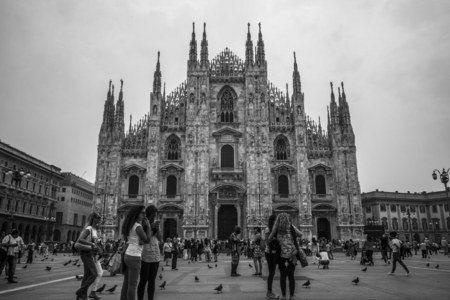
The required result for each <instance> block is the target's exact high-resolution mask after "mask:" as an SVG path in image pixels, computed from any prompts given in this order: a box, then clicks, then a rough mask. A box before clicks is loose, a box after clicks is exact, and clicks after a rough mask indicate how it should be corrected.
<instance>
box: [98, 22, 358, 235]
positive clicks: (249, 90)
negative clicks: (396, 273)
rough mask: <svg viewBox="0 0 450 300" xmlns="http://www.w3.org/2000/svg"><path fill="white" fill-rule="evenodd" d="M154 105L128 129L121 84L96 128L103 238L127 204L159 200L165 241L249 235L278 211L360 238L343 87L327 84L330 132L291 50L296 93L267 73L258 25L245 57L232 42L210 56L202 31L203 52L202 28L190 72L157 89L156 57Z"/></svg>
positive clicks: (305, 227)
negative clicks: (311, 108)
mask: <svg viewBox="0 0 450 300" xmlns="http://www.w3.org/2000/svg"><path fill="white" fill-rule="evenodd" d="M159 55H160V54H159V52H158V61H157V64H156V71H155V72H154V79H153V92H151V93H150V111H149V112H148V113H147V114H146V115H144V117H143V118H142V119H140V120H139V121H138V122H137V123H134V124H132V120H131V117H130V126H129V129H128V130H127V131H126V130H125V122H124V97H123V88H122V86H123V81H121V86H120V92H119V96H118V100H117V101H116V102H115V100H114V98H115V96H114V86H111V82H110V83H109V90H108V93H107V99H106V101H105V106H104V114H103V122H102V125H101V129H100V133H99V143H98V157H97V172H96V182H95V186H96V191H97V199H96V210H97V211H99V212H100V213H102V214H103V215H104V216H105V229H106V234H107V236H108V237H110V238H118V237H120V228H121V224H122V221H123V217H124V214H125V213H126V212H127V210H128V209H129V207H130V206H132V205H138V204H139V205H149V204H153V205H155V206H156V207H157V208H158V210H159V218H160V219H161V224H162V232H163V235H164V237H167V236H178V237H182V238H192V237H197V238H204V237H209V238H215V239H219V240H223V239H226V238H227V237H228V236H229V234H230V233H231V231H232V230H233V228H234V226H235V225H239V226H241V228H242V231H243V233H244V237H245V238H247V237H251V236H252V229H253V228H254V227H259V226H264V225H265V224H267V220H268V218H269V216H270V215H271V214H272V213H275V214H277V213H280V212H286V213H288V214H289V215H290V216H291V219H292V221H293V223H294V224H296V225H297V226H299V227H300V228H301V230H302V231H303V233H304V237H306V238H310V239H311V238H312V237H316V238H320V237H326V238H328V239H331V238H336V239H349V238H353V239H363V218H362V210H361V192H360V186H359V181H358V171H357V163H356V147H355V136H354V133H353V128H352V125H351V121H350V112H349V105H348V103H347V100H346V95H345V91H344V85H343V84H342V85H341V87H338V95H337V98H338V99H337V101H336V99H335V98H336V97H335V94H334V91H333V84H332V83H331V100H330V105H329V107H328V125H327V128H326V129H327V130H324V129H323V128H322V125H321V123H320V119H319V122H315V121H313V120H312V119H310V118H309V117H308V116H307V114H306V112H305V97H304V93H303V92H302V86H301V81H300V74H299V71H298V66H297V61H296V58H295V53H294V70H293V75H292V80H293V82H292V93H291V95H289V92H288V86H287V85H286V92H282V91H281V90H280V89H278V88H277V87H275V86H274V85H273V84H272V83H271V82H270V81H269V79H268V74H267V61H266V60H265V52H264V42H263V38H262V33H261V26H260V27H259V34H258V40H257V44H256V47H255V48H254V47H253V42H252V38H251V34H250V24H249V28H248V33H247V40H246V43H245V61H243V60H241V59H240V58H239V57H237V56H236V55H235V54H234V53H233V52H232V51H231V50H229V49H228V48H226V49H225V50H224V51H223V52H221V53H220V54H219V55H217V56H216V57H215V58H214V59H212V60H209V58H208V41H207V38H206V28H205V26H204V29H203V36H202V41H201V44H200V55H199V56H198V55H197V41H196V37H195V28H194V29H193V32H192V39H191V41H190V50H189V59H188V62H187V78H186V81H185V82H183V83H181V85H179V87H177V88H176V89H175V90H174V91H172V92H171V93H169V94H167V95H166V93H165V85H164V87H163V88H162V86H161V68H160V61H159Z"/></svg>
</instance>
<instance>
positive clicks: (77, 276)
mask: <svg viewBox="0 0 450 300" xmlns="http://www.w3.org/2000/svg"><path fill="white" fill-rule="evenodd" d="M75 278H76V279H78V280H81V279H83V275H75Z"/></svg>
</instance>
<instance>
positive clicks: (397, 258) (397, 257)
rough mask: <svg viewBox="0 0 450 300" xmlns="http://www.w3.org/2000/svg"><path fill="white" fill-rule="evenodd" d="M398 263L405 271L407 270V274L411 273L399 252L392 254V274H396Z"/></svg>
mask: <svg viewBox="0 0 450 300" xmlns="http://www.w3.org/2000/svg"><path fill="white" fill-rule="evenodd" d="M397 262H398V263H399V264H400V265H401V266H402V267H403V269H405V271H406V273H409V270H408V268H407V267H406V265H405V264H404V263H403V261H402V259H401V257H400V253H398V252H393V253H392V271H391V273H394V272H395V267H396V264H397Z"/></svg>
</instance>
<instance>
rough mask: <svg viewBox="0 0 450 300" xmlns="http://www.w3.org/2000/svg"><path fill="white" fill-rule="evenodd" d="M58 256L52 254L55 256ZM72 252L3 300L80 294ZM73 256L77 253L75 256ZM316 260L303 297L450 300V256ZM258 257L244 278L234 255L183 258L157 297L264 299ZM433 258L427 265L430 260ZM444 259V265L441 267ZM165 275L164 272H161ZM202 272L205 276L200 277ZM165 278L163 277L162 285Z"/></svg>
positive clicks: (299, 277)
mask: <svg viewBox="0 0 450 300" xmlns="http://www.w3.org/2000/svg"><path fill="white" fill-rule="evenodd" d="M50 258H52V257H50ZM68 259H69V258H68V257H63V256H61V255H59V256H58V257H56V258H55V259H54V261H53V262H50V261H44V262H41V261H40V259H38V261H37V263H35V264H32V265H29V266H28V267H27V269H25V270H24V269H22V268H21V267H22V266H23V264H22V265H19V267H18V270H17V276H18V280H19V283H18V284H14V285H13V284H7V283H6V281H4V280H3V279H2V280H1V282H0V299H2V300H6V299H8V300H19V299H20V300H23V299H36V300H44V299H45V300H54V299H55V300H56V299H57V300H61V299H75V294H74V293H75V290H76V289H77V288H78V287H79V284H80V282H79V281H77V280H76V279H75V275H76V274H81V273H82V267H77V266H73V265H72V264H71V265H68V266H66V267H65V266H63V263H64V262H65V261H67V260H68ZM71 259H73V257H71ZM309 261H310V265H309V266H308V267H306V268H304V269H302V268H300V267H299V266H298V267H297V269H296V272H295V278H296V285H297V286H296V292H295V295H296V296H297V298H298V299H336V298H339V299H358V300H361V299H383V300H386V299H431V298H433V299H449V295H450V286H449V282H450V280H449V279H450V259H449V258H448V257H446V256H443V255H442V254H440V255H437V256H432V257H431V259H422V258H421V256H420V255H416V256H413V257H411V258H407V259H406V260H405V263H406V265H407V266H408V267H409V269H410V271H411V272H412V276H411V277H406V276H405V274H406V273H405V271H404V270H403V268H402V267H401V266H397V270H396V273H395V275H394V276H388V275H387V273H388V272H389V271H390V265H388V266H385V265H384V263H383V262H382V261H381V260H380V256H379V255H377V254H376V255H375V266H374V267H368V270H367V271H366V272H363V271H362V269H363V267H362V266H361V265H360V264H359V257H358V258H357V260H355V261H352V260H350V259H349V258H348V257H346V256H344V254H342V253H336V254H335V259H334V260H332V261H331V264H330V269H328V270H323V269H318V267H317V265H314V264H313V258H312V257H309ZM249 263H251V264H252V265H253V261H250V260H248V259H245V258H244V259H242V260H241V263H240V265H239V268H238V272H239V273H240V274H241V275H242V276H240V277H230V276H229V274H230V257H229V256H225V255H221V256H219V263H218V264H217V268H215V267H214V265H215V264H214V263H210V266H212V267H213V268H211V269H210V268H208V267H207V263H205V262H197V263H191V264H189V263H188V262H186V261H183V260H179V265H178V271H172V270H169V268H168V267H165V270H164V271H163V272H159V273H162V274H163V281H166V282H167V286H166V289H165V290H159V289H158V288H157V291H156V294H155V299H165V300H170V299H183V300H190V299H196V300H198V299H199V298H203V299H205V300H206V299H220V300H225V299H245V300H252V299H264V298H265V291H266V279H267V268H266V267H265V269H264V270H263V274H264V276H262V277H253V276H251V274H252V273H254V269H253V268H250V267H249ZM427 263H430V266H429V267H427V266H426V264H427ZM437 264H439V268H435V266H436V265H437ZM47 265H49V266H52V270H51V271H45V270H44V269H45V266H47ZM104 275H105V276H104V277H103V279H102V284H103V283H106V285H107V288H108V287H111V286H113V285H114V284H117V285H118V288H117V290H116V291H115V292H114V293H103V294H101V297H102V299H104V300H118V299H119V298H120V288H121V286H122V281H123V277H122V276H121V275H117V276H114V277H111V276H109V272H107V271H105V273H104ZM158 275H159V274H158ZM195 276H198V277H199V279H200V281H199V282H195V280H194V277H195ZM357 276H358V277H359V279H360V283H359V284H358V285H354V284H352V283H351V281H352V280H353V279H354V278H356V277H357ZM308 279H309V280H310V281H311V287H310V288H302V287H301V285H302V284H303V283H304V282H305V281H306V280H308ZM161 282H162V281H160V280H159V279H157V284H158V285H159V284H160V283H161ZM219 284H222V285H223V293H222V294H215V291H214V288H215V287H216V286H218V285H219ZM273 290H274V292H275V293H276V294H280V287H279V276H278V271H277V274H276V277H275V280H274V284H273Z"/></svg>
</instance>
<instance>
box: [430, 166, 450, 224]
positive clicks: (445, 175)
mask: <svg viewBox="0 0 450 300" xmlns="http://www.w3.org/2000/svg"><path fill="white" fill-rule="evenodd" d="M449 171H450V168H448V169H447V171H446V170H445V168H442V172H439V170H437V169H434V170H433V174H432V176H433V179H434V180H436V179H437V174H436V172H438V173H439V177H440V179H441V182H442V183H443V184H444V186H445V193H446V194H447V210H448V213H449V215H450V198H449V196H448V188H447V183H448V172H449ZM444 207H445V205H444ZM444 211H445V209H444Z"/></svg>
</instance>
